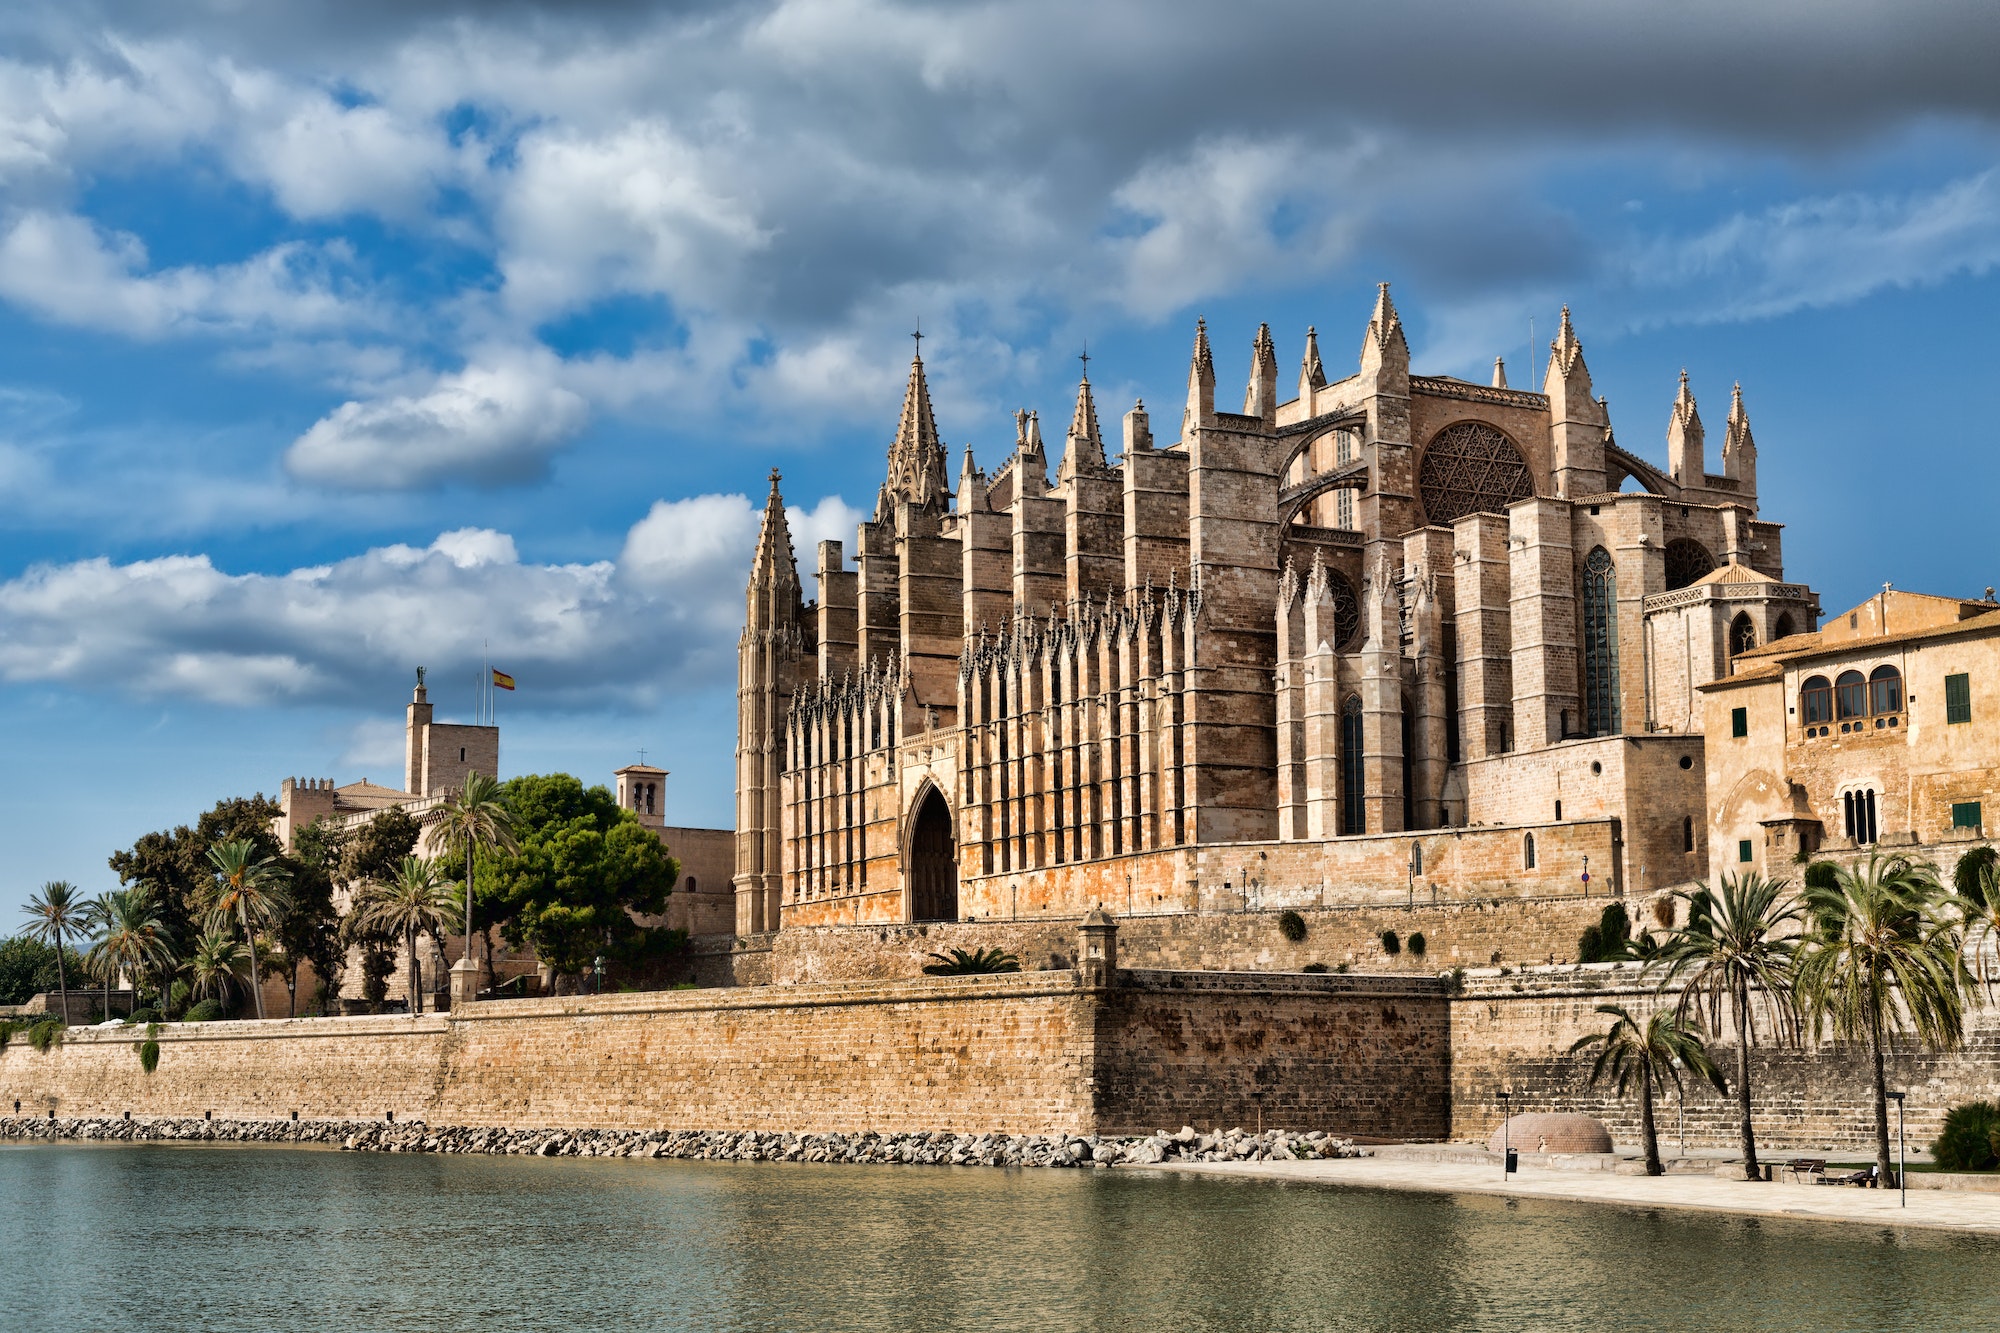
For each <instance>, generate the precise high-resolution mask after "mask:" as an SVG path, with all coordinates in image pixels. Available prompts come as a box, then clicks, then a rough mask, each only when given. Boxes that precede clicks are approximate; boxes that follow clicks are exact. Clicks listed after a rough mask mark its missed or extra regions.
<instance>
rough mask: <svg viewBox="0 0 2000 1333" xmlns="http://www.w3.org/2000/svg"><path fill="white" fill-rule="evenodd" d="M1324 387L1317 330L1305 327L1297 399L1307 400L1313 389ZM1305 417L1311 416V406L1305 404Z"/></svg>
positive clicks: (1323, 370)
mask: <svg viewBox="0 0 2000 1333" xmlns="http://www.w3.org/2000/svg"><path fill="white" fill-rule="evenodd" d="M1325 387H1326V367H1325V366H1324V365H1322V364H1321V363H1320V359H1319V330H1318V329H1316V328H1314V327H1313V326H1312V325H1310V324H1308V325H1306V354H1305V355H1304V356H1303V357H1301V358H1300V359H1299V397H1301V398H1307V397H1309V396H1310V395H1311V393H1312V391H1313V390H1314V389H1324V388H1325ZM1306 415H1307V416H1311V415H1312V404H1311V403H1310V402H1308V403H1307V404H1306Z"/></svg>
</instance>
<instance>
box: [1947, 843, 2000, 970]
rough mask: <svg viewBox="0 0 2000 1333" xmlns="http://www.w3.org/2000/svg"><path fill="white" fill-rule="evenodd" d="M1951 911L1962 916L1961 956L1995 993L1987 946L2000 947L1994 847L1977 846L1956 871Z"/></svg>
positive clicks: (1999, 876) (1999, 881) (1999, 883)
mask: <svg viewBox="0 0 2000 1333" xmlns="http://www.w3.org/2000/svg"><path fill="white" fill-rule="evenodd" d="M1952 890H1953V891H1952V894H1951V899H1950V909H1951V910H1952V911H1953V912H1955V913H1956V914H1957V916H1958V924H1959V957H1960V959H1961V960H1962V961H1965V962H1967V963H1968V964H1969V967H1970V970H1971V971H1973V972H1974V973H1976V974H1977V976H1978V978H1979V980H1980V982H1981V983H1982V984H1984V985H1985V987H1986V993H1987V997H1988V998H1989V999H1990V998H1991V997H1992V994H1993V968H1992V966H1991V965H1989V964H1988V962H1987V959H1986V949H1985V946H1986V945H1987V944H1989V943H1992V944H1995V945H2000V860H1996V858H1995V856H1994V853H1993V849H1992V848H1991V847H1975V848H1973V849H1972V850H1971V851H1969V852H1967V853H1966V854H1965V855H1964V856H1962V857H1960V858H1959V861H1958V866H1957V868H1956V869H1954V870H1953V871H1952Z"/></svg>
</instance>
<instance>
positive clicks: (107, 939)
mask: <svg viewBox="0 0 2000 1333" xmlns="http://www.w3.org/2000/svg"><path fill="white" fill-rule="evenodd" d="M93 906H94V907H95V908H96V917H97V931H98V935H97V943H96V944H94V945H92V946H91V949H90V953H89V954H88V955H86V957H85V961H86V962H89V963H91V964H93V965H94V966H96V967H97V968H98V969H99V970H101V971H102V972H103V973H104V976H105V1000H104V1006H105V1011H104V1016H105V1017H106V1018H109V1017H111V998H110V996H111V991H110V985H111V982H110V978H111V977H112V976H114V975H115V974H117V973H118V972H121V971H126V972H130V973H131V974H132V988H133V990H134V991H135V992H136V991H137V990H138V986H139V978H140V977H142V976H144V975H145V974H146V973H147V972H152V971H158V972H165V971H166V970H167V969H168V968H170V967H171V966H172V964H173V957H174V950H173V940H172V937H171V936H169V935H168V934H167V928H166V926H164V925H163V924H161V922H160V919H159V917H157V916H155V915H154V914H153V896H152V894H151V893H150V892H149V891H148V890H147V888H146V886H145V885H143V884H136V885H134V886H133V887H131V888H129V889H119V890H115V891H113V892H111V893H107V894H104V895H102V896H100V897H99V898H98V900H97V902H96V903H95V904H93ZM135 998H136V995H135ZM160 1003H161V1005H162V1006H164V1005H165V1004H166V1000H165V998H164V993H163V995H162V998H161V1001H160Z"/></svg>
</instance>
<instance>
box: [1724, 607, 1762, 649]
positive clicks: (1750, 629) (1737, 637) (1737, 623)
mask: <svg viewBox="0 0 2000 1333" xmlns="http://www.w3.org/2000/svg"><path fill="white" fill-rule="evenodd" d="M1756 646H1757V627H1756V626H1755V625H1753V624H1751V623H1750V613H1749V612H1748V611H1738V612H1737V613H1736V619H1734V620H1732V621H1730V622H1729V655H1730V656H1731V657H1734V656H1736V654H1738V653H1747V652H1749V651H1750V650H1751V649H1752V648H1755V647H1756Z"/></svg>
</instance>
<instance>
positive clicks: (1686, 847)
mask: <svg viewBox="0 0 2000 1333" xmlns="http://www.w3.org/2000/svg"><path fill="white" fill-rule="evenodd" d="M1681 850H1682V851H1684V852H1691V851H1693V850H1694V816H1692V815H1683V816H1681Z"/></svg>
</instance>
